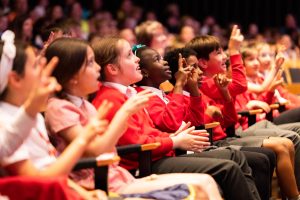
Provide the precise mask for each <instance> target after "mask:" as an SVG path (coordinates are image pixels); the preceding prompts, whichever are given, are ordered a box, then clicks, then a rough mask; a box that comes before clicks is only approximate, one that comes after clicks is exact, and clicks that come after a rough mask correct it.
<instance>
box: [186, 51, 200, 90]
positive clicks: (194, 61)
mask: <svg viewBox="0 0 300 200" xmlns="http://www.w3.org/2000/svg"><path fill="white" fill-rule="evenodd" d="M186 62H187V64H188V65H190V66H193V67H194V69H195V72H196V73H198V86H199V87H200V85H201V81H202V76H203V71H202V70H201V69H200V67H199V65H198V59H197V56H194V55H192V56H189V57H188V58H187V59H186Z"/></svg>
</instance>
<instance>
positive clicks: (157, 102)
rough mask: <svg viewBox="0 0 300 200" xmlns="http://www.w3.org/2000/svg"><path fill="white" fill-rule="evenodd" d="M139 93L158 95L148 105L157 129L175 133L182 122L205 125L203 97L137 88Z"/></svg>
mask: <svg viewBox="0 0 300 200" xmlns="http://www.w3.org/2000/svg"><path fill="white" fill-rule="evenodd" d="M135 89H136V90H137V91H138V92H139V91H142V90H144V89H148V90H150V91H152V92H153V93H155V94H156V96H153V97H151V99H150V100H149V102H148V103H147V107H146V110H147V113H148V114H149V116H150V118H151V120H152V121H153V123H154V125H155V127H156V128H158V129H159V130H161V131H167V132H175V131H177V130H178V128H179V127H180V126H181V124H182V121H185V122H191V124H192V126H200V125H203V123H204V121H203V113H204V109H203V105H202V97H201V96H199V97H186V96H184V95H182V94H174V93H170V94H168V95H167V94H165V93H164V92H163V91H162V90H160V89H157V88H154V87H149V86H141V87H136V88H135Z"/></svg>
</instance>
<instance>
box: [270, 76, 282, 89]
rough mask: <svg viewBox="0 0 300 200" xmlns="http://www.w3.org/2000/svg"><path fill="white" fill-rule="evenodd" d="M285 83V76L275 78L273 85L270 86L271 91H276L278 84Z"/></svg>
mask: <svg viewBox="0 0 300 200" xmlns="http://www.w3.org/2000/svg"><path fill="white" fill-rule="evenodd" d="M282 84H283V78H281V79H279V80H277V79H275V80H274V81H273V82H272V83H271V85H270V88H269V91H274V90H275V89H276V88H277V87H278V86H280V85H282Z"/></svg>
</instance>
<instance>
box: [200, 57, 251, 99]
mask: <svg viewBox="0 0 300 200" xmlns="http://www.w3.org/2000/svg"><path fill="white" fill-rule="evenodd" d="M229 59H230V66H231V76H232V82H231V83H230V84H229V85H228V91H229V93H230V95H231V97H232V98H233V99H234V98H235V96H237V95H238V94H241V93H243V92H245V91H246V90H247V80H246V73H245V67H244V64H243V60H242V56H241V55H240V54H236V55H232V56H230V58H229ZM201 91H202V92H203V94H205V95H207V96H208V97H210V98H212V99H214V100H217V99H223V97H222V95H221V94H220V92H219V90H218V88H217V87H216V86H215V83H214V80H213V79H211V78H208V77H203V79H202V85H201Z"/></svg>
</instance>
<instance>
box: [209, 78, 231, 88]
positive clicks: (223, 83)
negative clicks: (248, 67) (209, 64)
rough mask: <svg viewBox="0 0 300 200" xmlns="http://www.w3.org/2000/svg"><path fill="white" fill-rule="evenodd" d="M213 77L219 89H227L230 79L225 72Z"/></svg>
mask: <svg viewBox="0 0 300 200" xmlns="http://www.w3.org/2000/svg"><path fill="white" fill-rule="evenodd" d="M213 79H214V82H215V84H216V86H217V87H218V89H219V90H222V91H223V90H227V87H228V84H229V83H230V79H228V78H227V77H226V75H225V74H215V75H214V76H213Z"/></svg>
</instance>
